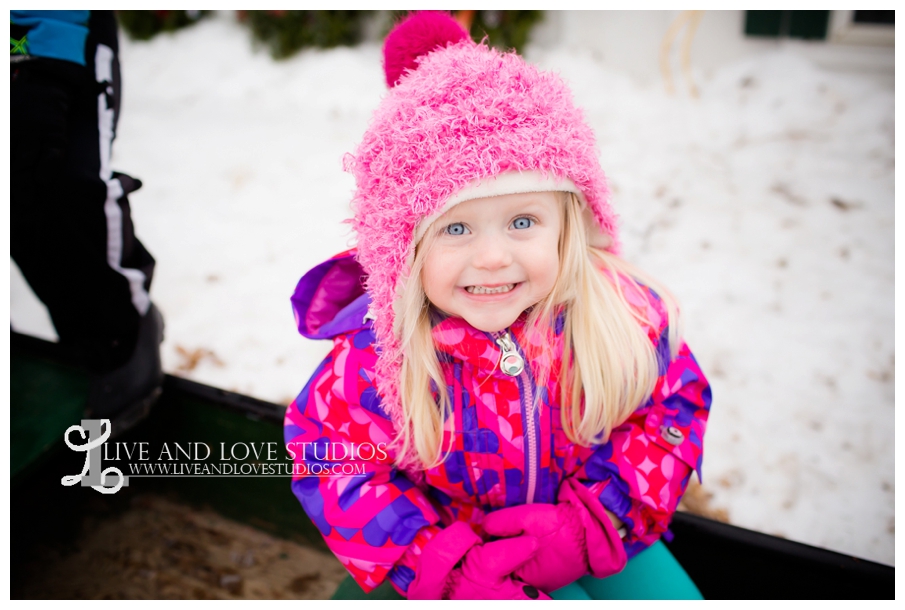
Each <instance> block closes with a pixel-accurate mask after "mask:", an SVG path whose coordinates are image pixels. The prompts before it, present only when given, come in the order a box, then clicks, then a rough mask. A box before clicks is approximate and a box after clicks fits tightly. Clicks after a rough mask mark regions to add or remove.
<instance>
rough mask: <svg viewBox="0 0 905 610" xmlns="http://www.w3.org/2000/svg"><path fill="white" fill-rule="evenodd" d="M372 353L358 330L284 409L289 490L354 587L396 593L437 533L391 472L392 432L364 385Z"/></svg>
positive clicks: (426, 508)
mask: <svg viewBox="0 0 905 610" xmlns="http://www.w3.org/2000/svg"><path fill="white" fill-rule="evenodd" d="M375 361H376V353H375V351H374V348H373V334H372V332H371V330H370V329H364V330H361V331H358V332H356V333H353V334H350V335H341V336H340V337H337V338H336V340H335V345H334V348H333V350H332V352H331V353H330V354H329V355H328V356H327V357H326V358H325V359H324V361H323V362H322V363H321V364H320V366H318V368H317V370H316V371H315V373H314V375H313V376H312V377H311V379H310V381H309V382H308V384H307V385H306V386H305V388H304V389H303V390H302V392H301V394H299V396H298V398H296V400H294V401H293V402H292V403H291V404H290V405H289V408H288V409H287V411H286V420H285V425H284V436H285V441H286V448H287V452H288V453H289V455H290V457H292V458H293V462H294V473H293V480H292V491H293V492H294V493H295V495H296V497H297V498H298V499H299V501H300V502H301V504H302V507H303V508H304V509H305V512H306V513H307V514H308V517H309V518H310V519H311V520H312V521H313V522H314V524H315V525H316V526H317V528H318V529H319V530H320V533H321V535H323V537H324V540H325V541H326V543H327V546H328V547H329V548H330V550H331V551H333V553H334V554H335V555H336V557H337V558H338V559H339V560H340V562H342V564H343V565H344V566H345V567H346V569H347V570H348V571H349V573H350V574H351V575H352V577H353V578H354V579H355V581H356V582H357V583H358V584H359V586H361V588H362V589H363V590H364V591H366V592H369V591H371V590H373V589H374V588H376V587H377V586H379V585H380V584H381V583H383V582H384V581H385V580H387V579H389V580H390V581H391V582H392V584H393V586H394V587H395V588H396V589H397V590H398V591H399V592H400V593H402V594H403V595H405V593H406V591H407V589H408V585H409V583H410V582H411V581H412V580H413V579H414V577H415V569H416V566H417V563H418V561H417V559H418V556H419V555H420V553H421V549H422V548H423V547H424V546H425V545H426V544H427V543H428V541H430V539H431V538H432V537H433V536H434V534H436V533H437V532H439V531H440V529H441V528H442V526H441V525H440V524H439V521H440V518H439V515H438V514H437V512H436V511H435V510H434V508H433V506H432V505H431V503H430V502H429V500H428V498H427V497H426V496H425V495H424V493H423V492H422V491H421V490H420V489H419V488H417V487H416V486H415V485H414V484H413V483H412V482H411V481H410V480H409V479H408V478H407V477H406V476H405V474H404V473H402V472H401V471H400V470H398V469H397V468H396V467H395V466H394V463H393V462H394V458H395V455H394V453H393V451H392V450H391V449H390V448H389V447H388V445H389V444H390V442H391V440H392V438H393V434H394V430H393V426H392V424H391V422H390V420H389V418H388V416H387V415H386V413H384V412H383V410H382V409H381V405H380V400H379V398H378V395H377V393H376V391H375V389H374V385H373V383H372V382H371V372H372V371H373V370H374V362H375Z"/></svg>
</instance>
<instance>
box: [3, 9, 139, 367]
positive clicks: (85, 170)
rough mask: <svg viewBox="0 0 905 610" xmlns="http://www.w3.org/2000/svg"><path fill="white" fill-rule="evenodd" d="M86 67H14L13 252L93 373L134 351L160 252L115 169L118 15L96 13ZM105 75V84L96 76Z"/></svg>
mask: <svg viewBox="0 0 905 610" xmlns="http://www.w3.org/2000/svg"><path fill="white" fill-rule="evenodd" d="M91 25H92V30H91V34H90V35H89V40H88V43H87V45H86V46H87V49H86V57H87V58H88V66H87V67H81V66H78V65H76V64H72V63H69V62H61V61H54V60H44V59H35V60H30V61H25V62H19V63H18V64H12V65H11V84H10V94H11V98H10V99H11V104H10V111H11V116H10V125H11V133H10V142H11V164H10V167H11V172H10V182H11V184H10V187H11V188H10V225H11V226H10V253H11V255H12V257H13V259H14V260H15V261H16V263H17V264H18V265H19V268H20V269H21V270H22V273H23V275H24V276H25V278H26V280H27V281H28V283H29V284H30V285H31V286H32V289H33V290H34V291H35V294H37V296H38V298H40V299H41V300H42V301H43V302H44V304H45V305H46V306H47V308H48V311H49V312H50V316H51V319H52V320H53V323H54V326H55V327H56V329H57V333H58V334H59V336H60V340H61V341H62V342H66V343H70V344H72V345H74V346H76V347H78V348H79V349H81V350H82V351H83V352H84V354H85V356H86V359H87V361H88V363H89V366H90V367H91V368H92V369H94V370H96V371H99V372H100V371H105V370H110V369H113V368H116V367H117V366H119V365H121V364H122V363H123V362H125V361H126V360H127V359H128V358H129V356H130V355H131V353H132V351H133V349H134V346H135V341H136V338H137V332H138V323H139V317H140V316H141V315H143V314H144V313H145V312H146V311H147V308H148V306H149V304H150V299H149V296H148V294H147V290H148V288H149V287H150V281H151V275H152V273H153V265H154V260H153V258H152V257H151V256H150V254H149V253H148V252H147V250H145V249H144V247H143V246H142V245H141V243H140V242H139V241H138V240H137V239H135V236H134V232H133V229H132V223H131V218H130V214H129V203H128V198H127V194H128V193H126V192H125V191H126V189H124V188H123V187H125V186H128V185H129V184H132V183H133V181H132V180H131V179H128V177H122V178H118V177H115V176H114V175H113V173H112V171H111V169H110V167H109V153H110V144H111V143H112V139H113V136H114V132H115V125H116V118H117V117H116V111H117V110H118V106H119V103H118V100H119V75H118V72H119V71H118V64H117V62H116V50H117V45H116V29H115V21H113V17H112V14H109V12H108V14H106V15H104V14H100V15H97V16H95V15H94V14H93V15H92V24H91ZM98 76H100V77H101V80H102V81H103V82H102V83H98V78H97V77H98Z"/></svg>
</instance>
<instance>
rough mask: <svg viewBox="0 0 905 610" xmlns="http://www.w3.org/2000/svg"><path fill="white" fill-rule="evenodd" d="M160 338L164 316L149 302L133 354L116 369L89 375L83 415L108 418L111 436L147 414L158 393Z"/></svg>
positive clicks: (161, 338)
mask: <svg viewBox="0 0 905 610" xmlns="http://www.w3.org/2000/svg"><path fill="white" fill-rule="evenodd" d="M162 341H163V316H162V315H161V314H160V310H158V309H157V307H156V306H155V305H154V304H153V303H152V304H151V307H150V308H149V309H148V312H147V313H146V314H145V315H144V316H143V317H142V318H141V321H140V323H139V327H138V341H137V343H136V344H135V351H134V352H133V353H132V357H131V358H129V360H128V361H126V363H125V364H124V365H122V366H121V367H119V368H118V369H115V370H113V371H110V372H109V373H104V374H102V375H96V376H93V377H92V378H91V384H90V386H89V389H88V410H87V414H86V417H87V418H88V419H109V420H110V424H111V430H112V434H111V436H118V435H120V434H122V433H123V432H125V431H126V430H128V429H129V428H131V427H132V426H134V425H135V424H137V423H138V422H139V421H141V420H142V419H144V418H145V417H147V415H148V413H149V412H150V410H151V406H152V405H153V404H154V402H155V401H156V400H157V398H158V397H159V396H160V394H161V391H162V390H161V386H162V384H163V371H162V369H161V367H160V343H161V342H162Z"/></svg>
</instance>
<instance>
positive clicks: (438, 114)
mask: <svg viewBox="0 0 905 610" xmlns="http://www.w3.org/2000/svg"><path fill="white" fill-rule="evenodd" d="M384 58H385V71H386V74H387V83H388V84H389V85H390V86H391V87H392V88H391V89H390V91H389V92H388V93H387V95H386V96H385V97H384V99H383V100H382V102H381V103H380V106H379V107H378V108H377V110H376V112H375V113H374V116H373V117H372V119H371V123H370V125H369V127H368V129H367V131H366V132H365V135H364V139H363V140H362V142H361V144H360V145H359V146H358V149H357V150H356V151H355V153H354V154H349V155H346V158H345V168H346V171H349V172H351V173H352V174H353V175H354V177H355V181H356V184H357V190H356V192H355V195H354V198H353V200H352V208H353V210H354V213H355V216H354V219H353V220H352V225H353V228H354V229H355V231H356V232H357V233H358V260H359V262H360V263H361V265H362V267H363V268H364V270H365V271H366V272H367V274H368V280H367V289H368V291H369V293H370V295H371V312H372V314H373V315H374V317H375V320H374V329H375V333H376V337H377V341H378V345H379V346H380V348H381V355H380V358H379V359H378V363H377V389H378V391H379V392H380V394H381V396H382V398H383V406H384V408H385V409H386V410H387V412H388V413H389V414H390V415H391V416H392V418H393V420H394V422H395V423H396V425H397V426H401V425H402V409H401V405H400V402H399V392H398V379H399V372H400V368H401V361H402V355H401V349H400V344H399V341H398V340H397V337H396V336H395V334H394V321H395V314H394V307H393V304H394V301H395V300H396V298H397V296H398V295H399V294H400V292H401V288H402V285H401V283H402V281H404V279H405V278H406V277H407V276H408V272H409V265H410V264H411V261H412V259H413V253H414V247H415V245H416V243H417V239H420V237H421V236H422V235H423V233H424V229H425V228H426V226H427V225H428V224H429V223H430V222H432V221H433V220H434V219H436V218H437V217H438V216H439V215H441V214H442V213H444V212H445V211H446V210H448V209H449V208H450V207H451V206H453V205H455V204H457V203H461V202H462V201H467V200H469V199H476V198H480V197H488V196H493V195H504V194H511V193H523V192H536V191H557V190H558V191H569V192H574V193H576V194H577V195H578V196H579V199H580V200H581V201H582V203H583V204H584V205H585V207H586V209H587V214H588V215H589V216H593V218H594V219H595V221H596V222H595V223H593V224H594V225H595V227H594V228H595V229H596V230H595V231H594V235H592V236H591V240H592V243H594V244H595V245H598V246H600V247H605V248H607V249H609V250H611V251H615V250H616V249H617V248H618V240H617V235H616V217H615V215H614V213H613V211H612V209H611V208H610V205H609V202H608V198H609V190H608V188H607V184H606V177H605V176H604V174H603V170H601V168H600V163H599V161H598V159H597V150H596V145H595V139H594V134H593V132H592V131H591V129H590V127H588V125H587V124H586V123H585V122H584V118H583V116H582V112H581V111H580V110H579V109H578V108H576V107H575V105H574V104H573V102H572V95H571V92H570V91H569V89H568V88H567V87H566V85H565V83H563V81H562V80H561V79H560V78H559V77H558V76H556V75H554V74H551V73H547V72H542V71H541V70H539V69H538V68H536V67H534V66H532V65H530V64H528V63H526V62H525V61H524V60H523V59H522V58H521V57H519V56H518V55H516V54H515V53H501V52H499V51H497V50H495V49H492V48H490V47H488V46H487V45H486V44H483V43H482V44H476V43H474V42H473V41H472V40H471V39H470V38H469V37H468V34H467V33H466V32H465V31H464V30H463V29H462V28H461V26H459V25H458V24H457V23H456V22H455V21H454V20H453V19H452V18H451V17H450V16H449V15H448V14H445V13H440V12H420V13H414V14H412V15H411V16H409V17H408V18H407V19H406V20H405V21H403V22H401V23H400V24H399V25H397V26H396V27H395V28H394V29H393V31H392V32H390V34H389V36H387V39H386V43H385V47H384Z"/></svg>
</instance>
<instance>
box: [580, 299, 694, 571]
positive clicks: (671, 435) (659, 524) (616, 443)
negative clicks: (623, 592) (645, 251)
mask: <svg viewBox="0 0 905 610" xmlns="http://www.w3.org/2000/svg"><path fill="white" fill-rule="evenodd" d="M642 290H644V291H646V292H647V293H648V294H647V295H646V297H647V298H646V300H647V305H648V306H649V307H650V308H651V310H650V311H649V312H648V313H649V314H650V315H647V316H646V318H647V319H653V321H654V322H655V323H656V324H655V325H654V326H652V327H651V328H650V329H649V336H650V337H651V340H652V341H653V342H654V344H655V346H656V349H657V354H658V361H659V365H660V370H659V377H658V379H657V382H656V385H655V386H654V391H653V393H652V395H651V398H650V399H649V400H648V401H647V403H645V404H643V405H642V406H641V407H639V408H638V409H637V410H636V411H635V412H634V413H633V414H632V415H631V417H629V418H628V420H626V421H625V422H623V423H622V424H621V425H620V426H618V427H617V428H616V429H614V430H613V432H612V434H611V435H610V439H609V441H608V442H607V443H605V444H603V445H601V446H599V447H597V448H596V449H595V451H594V452H593V453H592V455H591V456H590V458H589V459H588V460H587V461H586V462H585V463H584V464H583V465H582V467H581V469H580V470H579V471H578V472H577V473H576V475H575V476H577V477H579V479H580V480H581V481H582V482H583V483H584V484H585V485H586V486H587V487H588V488H589V489H590V490H591V491H592V492H593V493H594V494H595V495H596V496H597V497H598V498H599V499H600V501H601V503H602V504H603V506H604V507H605V508H606V509H608V510H609V511H610V512H612V513H613V514H615V515H616V516H617V517H619V519H620V520H621V521H622V522H623V523H624V524H625V526H626V529H627V535H626V537H625V544H626V552H627V554H628V556H629V557H631V556H633V555H634V554H636V553H638V552H639V551H641V550H643V549H644V548H646V547H648V546H649V545H651V544H653V543H654V542H656V540H657V539H659V538H660V536H661V535H663V534H664V533H666V532H667V527H668V526H669V522H670V521H671V520H672V515H673V513H674V512H675V510H676V507H677V506H678V504H679V500H681V498H682V495H683V494H684V493H685V489H686V487H687V486H688V481H689V479H690V477H691V473H692V472H696V473H697V475H698V479H699V480H700V477H701V460H702V458H703V449H704V446H703V438H704V430H705V428H706V425H707V416H708V414H709V411H710V402H711V395H710V385H709V384H708V382H707V379H706V378H705V377H704V375H703V373H702V372H701V369H700V368H699V367H698V364H697V362H696V361H695V359H694V356H693V355H692V353H691V351H690V350H689V349H688V346H687V345H686V344H685V343H684V342H683V343H682V344H681V345H680V347H679V350H678V354H677V355H676V357H675V358H672V357H671V355H670V349H669V347H670V346H669V342H668V327H667V326H666V313H665V310H664V308H663V306H662V303H661V302H660V300H659V298H658V297H657V296H656V294H655V293H653V291H650V290H649V289H647V288H642Z"/></svg>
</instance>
